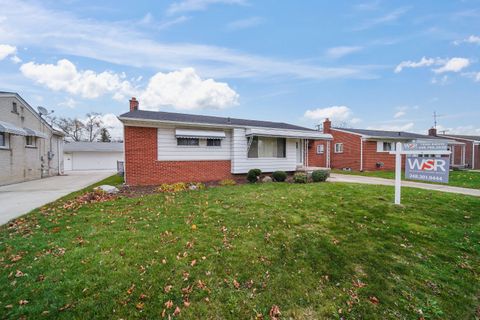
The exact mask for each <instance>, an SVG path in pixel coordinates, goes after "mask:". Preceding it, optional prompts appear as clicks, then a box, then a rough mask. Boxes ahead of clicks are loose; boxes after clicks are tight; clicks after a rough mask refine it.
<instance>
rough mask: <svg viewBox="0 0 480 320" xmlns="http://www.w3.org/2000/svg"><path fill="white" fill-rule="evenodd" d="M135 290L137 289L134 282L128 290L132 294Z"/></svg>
mask: <svg viewBox="0 0 480 320" xmlns="http://www.w3.org/2000/svg"><path fill="white" fill-rule="evenodd" d="M133 290H135V284H132V286H131V287H130V288H129V289H128V290H127V293H128V294H132V293H133Z"/></svg>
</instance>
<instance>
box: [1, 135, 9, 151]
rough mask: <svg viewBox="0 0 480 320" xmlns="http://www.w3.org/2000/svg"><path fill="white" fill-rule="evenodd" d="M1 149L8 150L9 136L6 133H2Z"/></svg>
mask: <svg viewBox="0 0 480 320" xmlns="http://www.w3.org/2000/svg"><path fill="white" fill-rule="evenodd" d="M0 148H3V149H6V148H8V136H7V134H6V133H5V132H0Z"/></svg>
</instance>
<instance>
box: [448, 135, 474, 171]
mask: <svg viewBox="0 0 480 320" xmlns="http://www.w3.org/2000/svg"><path fill="white" fill-rule="evenodd" d="M448 138H449V139H453V140H456V141H458V142H463V143H465V165H466V166H467V168H472V164H473V161H472V151H473V147H474V146H473V142H472V141H469V140H465V139H461V138H450V137H448ZM456 148H457V149H459V150H461V147H460V146H458V147H456ZM478 151H479V146H475V163H474V164H475V169H480V154H479V153H478ZM457 159H458V160H457ZM460 159H461V158H460V157H458V158H457V153H455V163H457V162H459V161H460Z"/></svg>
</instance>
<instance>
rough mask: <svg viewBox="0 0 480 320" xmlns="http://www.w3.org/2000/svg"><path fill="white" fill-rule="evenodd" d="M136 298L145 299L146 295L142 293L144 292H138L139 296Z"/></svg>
mask: <svg viewBox="0 0 480 320" xmlns="http://www.w3.org/2000/svg"><path fill="white" fill-rule="evenodd" d="M138 298H139V299H140V300H145V299H147V295H146V294H144V293H142V294H140V296H139V297H138Z"/></svg>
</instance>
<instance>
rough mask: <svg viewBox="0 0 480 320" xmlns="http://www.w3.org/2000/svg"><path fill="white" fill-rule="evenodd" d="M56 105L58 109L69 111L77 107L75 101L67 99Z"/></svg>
mask: <svg viewBox="0 0 480 320" xmlns="http://www.w3.org/2000/svg"><path fill="white" fill-rule="evenodd" d="M58 105H59V106H60V107H67V108H70V109H74V108H75V106H76V105H77V102H76V101H75V100H73V99H72V98H68V99H67V100H65V101H63V102H60V103H59V104H58Z"/></svg>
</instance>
